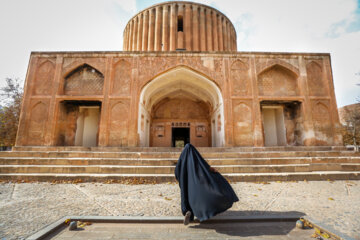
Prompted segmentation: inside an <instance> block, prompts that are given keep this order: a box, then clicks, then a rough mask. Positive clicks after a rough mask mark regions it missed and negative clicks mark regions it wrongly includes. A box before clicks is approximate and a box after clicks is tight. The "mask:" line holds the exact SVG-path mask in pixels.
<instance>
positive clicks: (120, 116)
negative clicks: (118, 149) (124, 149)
mask: <svg viewBox="0 0 360 240" xmlns="http://www.w3.org/2000/svg"><path fill="white" fill-rule="evenodd" d="M109 121H110V128H109V145H110V146H127V144H128V132H129V130H128V129H129V103H128V102H127V101H119V102H115V103H113V104H112V107H111V112H110V119H109Z"/></svg>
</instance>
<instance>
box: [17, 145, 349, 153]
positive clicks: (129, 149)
mask: <svg viewBox="0 0 360 240" xmlns="http://www.w3.org/2000/svg"><path fill="white" fill-rule="evenodd" d="M182 149H183V148H174V147H80V146H72V147H70V146H67V147H61V146H19V147H13V150H14V151H37V152H44V151H45V152H48V151H61V152H62V151H92V152H181V151H182ZM197 149H198V150H199V151H200V152H234V151H235V152H268V151H346V150H347V149H346V147H344V146H274V147H198V148H197Z"/></svg>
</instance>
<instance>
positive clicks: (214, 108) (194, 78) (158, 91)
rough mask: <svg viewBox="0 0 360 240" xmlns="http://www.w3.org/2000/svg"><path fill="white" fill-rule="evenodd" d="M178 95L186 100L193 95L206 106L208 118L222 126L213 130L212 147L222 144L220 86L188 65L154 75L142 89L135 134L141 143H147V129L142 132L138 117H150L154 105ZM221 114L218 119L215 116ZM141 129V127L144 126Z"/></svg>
mask: <svg viewBox="0 0 360 240" xmlns="http://www.w3.org/2000/svg"><path fill="white" fill-rule="evenodd" d="M178 94H180V95H181V96H182V97H185V96H186V97H187V98H189V99H191V98H193V97H194V98H195V99H198V100H196V101H202V102H204V103H206V104H208V105H209V108H210V109H211V110H210V113H211V116H210V117H211V119H212V120H214V121H216V124H215V125H218V123H219V124H220V125H221V126H220V128H218V129H219V130H218V131H213V133H214V134H213V136H212V137H213V138H214V139H215V140H213V142H215V144H214V145H215V146H223V145H224V132H225V131H224V110H223V108H224V106H223V98H222V94H221V90H220V88H219V87H218V86H217V84H216V83H215V82H214V81H213V80H211V79H209V78H208V77H206V76H205V75H204V74H201V73H199V72H197V71H195V70H193V69H191V68H189V67H185V66H177V67H175V68H172V69H169V70H167V71H165V72H164V73H162V74H160V75H157V76H156V77H155V78H153V79H152V80H151V81H149V82H147V83H146V84H145V85H144V86H143V87H142V89H141V93H140V96H139V113H138V133H139V136H140V145H141V146H146V143H147V138H149V132H143V131H141V129H142V128H141V118H142V116H144V117H143V118H146V119H150V118H151V114H152V111H153V107H154V106H156V104H157V103H159V102H160V101H162V100H163V99H165V98H166V97H174V96H177V95H178ZM218 115H220V119H219V118H218V117H217V116H218ZM143 129H144V128H143Z"/></svg>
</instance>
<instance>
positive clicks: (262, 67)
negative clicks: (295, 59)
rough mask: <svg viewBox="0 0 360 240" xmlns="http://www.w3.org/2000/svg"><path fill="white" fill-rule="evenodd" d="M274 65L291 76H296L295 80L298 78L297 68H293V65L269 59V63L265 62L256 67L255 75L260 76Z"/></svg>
mask: <svg viewBox="0 0 360 240" xmlns="http://www.w3.org/2000/svg"><path fill="white" fill-rule="evenodd" d="M276 65H279V66H281V67H283V68H285V69H287V70H289V71H291V72H292V73H293V74H295V75H296V78H297V77H299V76H300V71H299V69H298V68H297V67H295V66H294V65H292V64H290V63H287V62H285V61H284V60H281V59H271V60H269V61H266V62H264V63H261V64H259V65H257V66H256V70H257V74H258V75H260V74H262V73H263V72H264V71H267V70H268V69H270V68H272V67H274V66H276Z"/></svg>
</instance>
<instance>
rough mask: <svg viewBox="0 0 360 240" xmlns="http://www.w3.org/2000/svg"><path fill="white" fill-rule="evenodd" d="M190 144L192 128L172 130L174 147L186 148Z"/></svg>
mask: <svg viewBox="0 0 360 240" xmlns="http://www.w3.org/2000/svg"><path fill="white" fill-rule="evenodd" d="M187 143H190V128H172V144H171V145H172V146H173V147H184V146H185V145H186V144H187Z"/></svg>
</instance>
